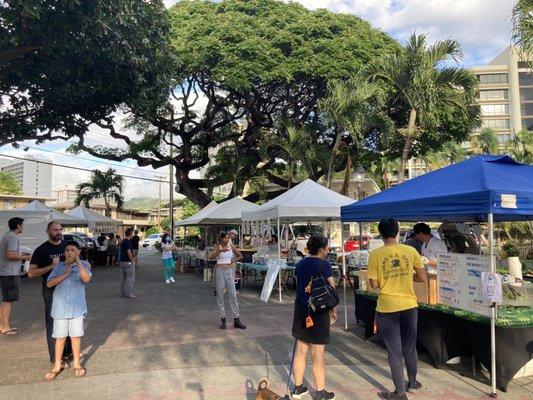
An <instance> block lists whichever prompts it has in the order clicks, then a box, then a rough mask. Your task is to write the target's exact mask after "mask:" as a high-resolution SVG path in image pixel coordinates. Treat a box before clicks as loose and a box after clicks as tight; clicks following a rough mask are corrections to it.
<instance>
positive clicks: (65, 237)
mask: <svg viewBox="0 0 533 400" xmlns="http://www.w3.org/2000/svg"><path fill="white" fill-rule="evenodd" d="M63 240H65V241H66V242H70V241H72V240H73V241H75V242H77V243H78V244H79V245H80V248H81V249H82V250H88V249H89V245H88V243H87V242H86V241H85V240H84V239H83V238H82V237H81V236H78V235H75V234H73V233H64V234H63Z"/></svg>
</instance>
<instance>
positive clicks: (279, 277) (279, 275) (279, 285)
mask: <svg viewBox="0 0 533 400" xmlns="http://www.w3.org/2000/svg"><path fill="white" fill-rule="evenodd" d="M278 265H279V272H278V291H279V302H280V303H282V300H281V237H280V228H279V217H278Z"/></svg>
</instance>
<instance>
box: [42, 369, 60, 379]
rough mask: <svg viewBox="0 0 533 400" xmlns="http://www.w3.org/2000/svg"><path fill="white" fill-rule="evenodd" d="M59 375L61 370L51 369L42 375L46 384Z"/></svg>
mask: <svg viewBox="0 0 533 400" xmlns="http://www.w3.org/2000/svg"><path fill="white" fill-rule="evenodd" d="M60 373H61V370H59V371H58V370H56V369H51V370H50V371H48V372H47V373H46V374H44V379H45V380H46V381H48V382H51V381H53V380H55V379H56V378H57V376H58V375H59V374H60Z"/></svg>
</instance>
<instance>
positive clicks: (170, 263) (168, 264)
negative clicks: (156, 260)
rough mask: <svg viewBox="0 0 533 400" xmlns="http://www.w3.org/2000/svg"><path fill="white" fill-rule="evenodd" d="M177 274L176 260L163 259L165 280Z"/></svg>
mask: <svg viewBox="0 0 533 400" xmlns="http://www.w3.org/2000/svg"><path fill="white" fill-rule="evenodd" d="M175 272H176V264H175V262H174V258H163V277H164V278H165V279H168V278H171V277H173V276H174V273H175Z"/></svg>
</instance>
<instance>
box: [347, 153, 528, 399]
mask: <svg viewBox="0 0 533 400" xmlns="http://www.w3.org/2000/svg"><path fill="white" fill-rule="evenodd" d="M531 182H533V167H532V166H529V165H523V164H519V163H517V162H515V161H514V160H512V159H511V158H510V157H508V156H478V157H473V158H471V159H469V160H466V161H464V162H461V163H458V164H454V165H451V166H449V167H446V168H442V169H440V170H437V171H434V172H431V173H428V174H426V175H422V176H420V177H417V178H414V179H411V180H409V181H407V182H405V183H402V184H400V185H398V186H395V187H393V188H391V189H388V190H386V191H384V192H381V193H379V194H376V195H374V196H371V197H368V198H366V199H364V200H361V201H359V202H357V203H354V204H351V205H349V206H345V207H342V209H341V219H342V222H343V223H347V222H370V221H378V220H380V219H382V218H395V219H397V220H399V221H405V222H408V221H412V222H418V221H450V222H466V221H470V222H475V223H484V222H486V223H488V232H489V256H487V257H486V258H485V259H484V258H483V256H477V257H479V258H478V259H476V260H475V264H476V266H479V268H481V270H483V272H490V273H494V272H495V259H494V248H493V247H494V237H493V236H494V235H493V223H494V222H495V221H521V220H532V219H533V188H532V187H531ZM452 257H456V256H452ZM472 257H476V256H472ZM456 258H457V259H458V260H459V257H458V256H457V257H456ZM441 259H442V257H440V258H439V261H438V264H437V270H438V277H439V278H438V279H439V281H438V287H439V293H438V296H439V297H438V300H437V301H438V302H444V303H448V304H435V305H424V304H421V305H420V309H421V316H420V319H419V335H420V337H419V341H420V342H421V344H423V345H424V346H425V347H426V348H427V349H428V351H429V353H430V354H431V356H432V358H433V360H434V362H435V365H436V366H439V365H441V364H442V363H443V362H445V361H447V360H448V359H449V358H451V357H454V356H456V355H465V356H470V355H473V356H474V357H475V358H476V359H477V360H478V361H481V362H482V363H483V364H484V365H487V367H488V366H489V365H490V370H491V386H492V395H496V387H497V386H498V387H499V388H500V389H502V390H506V387H507V383H508V382H509V381H510V380H511V379H512V378H513V377H514V376H515V374H516V373H517V372H518V371H519V370H520V369H521V368H522V367H524V364H526V363H528V361H529V360H530V358H531V354H532V351H531V350H532V349H531V346H532V344H531V338H533V318H531V314H532V311H533V310H532V309H529V310H526V311H525V312H524V311H523V310H522V311H521V310H520V309H514V308H505V309H500V311H499V315H498V316H497V307H495V304H487V303H485V304H484V303H483V301H481V300H479V298H478V299H475V300H476V301H470V305H468V301H469V299H468V298H467V299H466V301H459V300H461V299H459V297H460V296H459V295H463V297H464V296H465V295H466V296H472V297H474V296H479V293H481V292H482V287H481V286H482V285H481V282H480V279H481V274H479V271H478V270H476V271H475V273H473V274H472V275H473V276H472V277H471V281H472V282H475V286H476V287H475V288H474V289H472V290H470V291H468V290H467V291H466V294H465V293H461V292H458V291H457V292H453V291H452V290H448V291H447V292H446V293H447V295H443V293H442V291H443V289H450V288H449V287H446V280H445V279H442V272H443V271H445V272H446V273H448V272H449V270H446V269H445V268H446V266H445V264H446V263H445V262H444V261H445V260H444V261H443V260H441ZM459 261H461V262H465V263H467V262H468V260H466V261H465V260H459ZM439 263H440V264H439ZM450 265H452V264H450ZM465 265H468V264H465ZM468 268H470V267H468ZM481 270H480V271H481ZM457 271H459V270H457ZM468 272H470V269H469V270H468ZM458 275H460V274H458ZM446 279H448V280H454V279H456V278H454V276H453V274H449V276H447V277H446ZM453 283H457V284H460V283H461V282H460V281H458V280H457V281H454V282H453ZM449 293H452V295H453V296H455V300H457V302H456V303H453V304H454V306H452V305H451V304H450V303H449V301H448V300H449V299H450V298H452V297H453V296H450V295H449ZM375 296H376V295H375V294H371V293H369V292H367V291H358V292H356V318H357V319H358V320H359V321H363V322H364V323H365V324H367V327H371V326H372V325H373V321H374V311H375V299H374V298H375ZM463 300H464V299H463ZM474 304H475V305H476V307H477V308H476V307H474ZM524 315H525V316H526V317H524ZM367 333H368V334H371V333H372V332H371V328H368V329H367Z"/></svg>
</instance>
